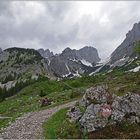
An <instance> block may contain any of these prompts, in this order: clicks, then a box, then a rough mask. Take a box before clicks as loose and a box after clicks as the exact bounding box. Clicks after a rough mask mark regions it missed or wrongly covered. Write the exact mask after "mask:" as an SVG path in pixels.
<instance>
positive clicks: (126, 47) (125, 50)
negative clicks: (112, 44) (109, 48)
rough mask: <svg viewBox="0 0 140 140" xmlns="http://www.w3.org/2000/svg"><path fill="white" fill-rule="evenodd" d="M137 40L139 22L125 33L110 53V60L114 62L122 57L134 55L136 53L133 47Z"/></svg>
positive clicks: (139, 34) (139, 37) (139, 38)
mask: <svg viewBox="0 0 140 140" xmlns="http://www.w3.org/2000/svg"><path fill="white" fill-rule="evenodd" d="M138 41H140V22H138V23H135V24H134V25H133V28H132V29H131V30H130V31H129V32H128V33H127V34H126V38H125V39H124V41H123V42H122V43H121V44H120V46H119V47H117V48H116V49H115V51H114V52H113V53H112V54H111V58H110V60H111V61H110V62H111V63H115V62H116V61H118V60H120V59H123V58H127V57H129V58H132V57H135V56H136V53H135V51H134V48H135V44H136V42H138Z"/></svg>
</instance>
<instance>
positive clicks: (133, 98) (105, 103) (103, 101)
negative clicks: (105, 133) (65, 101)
mask: <svg viewBox="0 0 140 140" xmlns="http://www.w3.org/2000/svg"><path fill="white" fill-rule="evenodd" d="M83 106H84V107H85V111H84V112H83V111H81V112H80V108H81V107H83ZM73 108H76V109H74V110H73V109H70V110H69V111H68V113H67V115H68V117H70V118H71V119H72V120H76V121H77V122H78V123H79V124H80V126H81V130H82V131H86V132H92V131H95V130H98V129H101V128H103V127H106V126H109V125H113V124H117V123H121V122H123V121H126V122H129V123H139V122H140V95H138V94H135V93H127V94H126V95H124V96H121V97H119V96H115V95H113V94H110V93H109V90H108V87H107V86H106V85H101V86H96V87H92V88H89V89H87V91H86V93H85V95H84V96H83V98H82V100H81V101H79V102H78V103H77V104H76V105H75V107H73ZM74 117H75V118H74Z"/></svg>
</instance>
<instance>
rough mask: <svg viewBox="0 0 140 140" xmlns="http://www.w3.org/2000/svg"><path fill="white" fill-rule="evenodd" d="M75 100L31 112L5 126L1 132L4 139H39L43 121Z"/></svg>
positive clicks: (41, 136)
mask: <svg viewBox="0 0 140 140" xmlns="http://www.w3.org/2000/svg"><path fill="white" fill-rule="evenodd" d="M75 102H76V101H73V102H69V103H67V104H63V105H59V106H56V107H53V108H50V109H46V110H42V111H39V112H31V113H28V114H26V115H24V116H22V117H20V118H18V119H17V120H16V121H15V122H14V123H12V124H11V125H10V126H9V127H7V128H6V129H5V130H4V132H3V133H2V134H1V135H2V138H4V139H41V138H43V134H42V132H43V129H42V124H43V122H45V121H47V119H48V118H50V117H51V116H52V115H53V114H54V113H56V112H57V111H59V110H60V109H62V108H66V107H71V106H73V105H74V104H75Z"/></svg>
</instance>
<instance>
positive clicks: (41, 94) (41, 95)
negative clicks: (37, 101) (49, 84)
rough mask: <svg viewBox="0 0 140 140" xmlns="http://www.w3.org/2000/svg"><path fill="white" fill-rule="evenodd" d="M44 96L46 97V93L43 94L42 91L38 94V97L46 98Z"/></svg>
mask: <svg viewBox="0 0 140 140" xmlns="http://www.w3.org/2000/svg"><path fill="white" fill-rule="evenodd" d="M46 95H47V93H46V92H44V91H43V90H41V91H40V94H39V96H40V97H44V96H46Z"/></svg>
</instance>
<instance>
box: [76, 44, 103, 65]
mask: <svg viewBox="0 0 140 140" xmlns="http://www.w3.org/2000/svg"><path fill="white" fill-rule="evenodd" d="M76 53H77V56H78V57H79V58H80V59H84V60H86V61H88V62H90V63H95V64H96V63H97V62H99V61H100V58H99V55H98V52H97V49H95V48H93V47H91V46H85V47H84V48H82V49H80V50H77V51H76Z"/></svg>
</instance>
